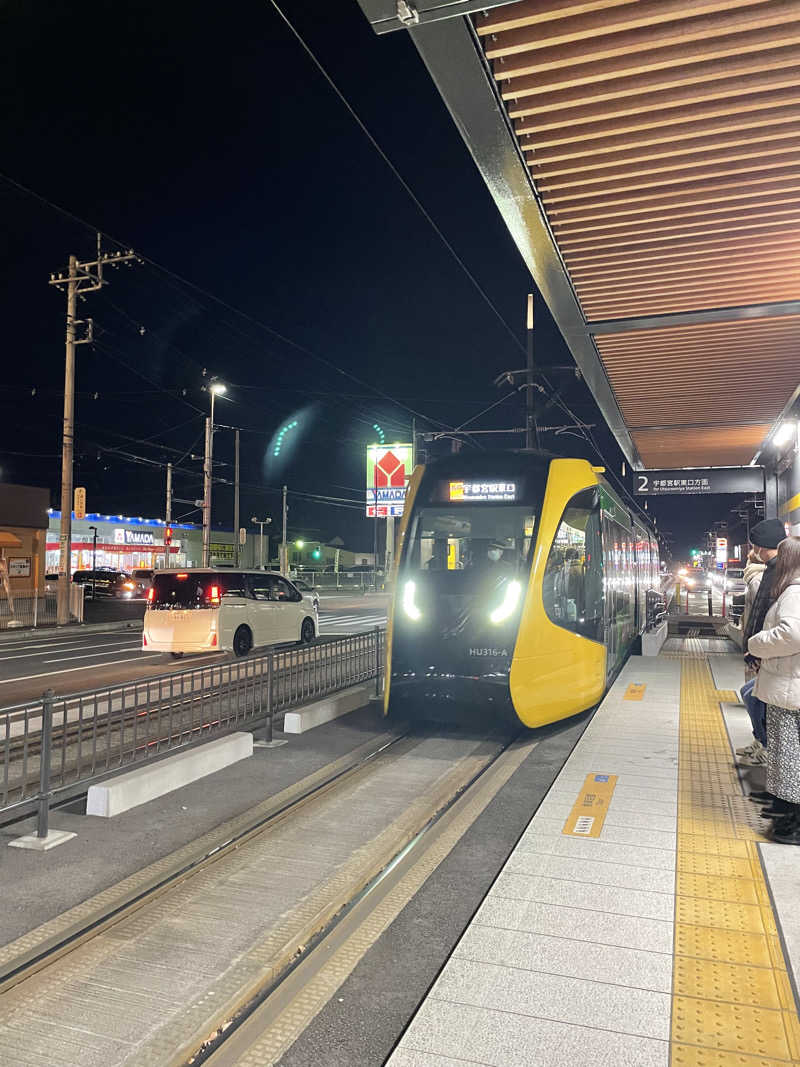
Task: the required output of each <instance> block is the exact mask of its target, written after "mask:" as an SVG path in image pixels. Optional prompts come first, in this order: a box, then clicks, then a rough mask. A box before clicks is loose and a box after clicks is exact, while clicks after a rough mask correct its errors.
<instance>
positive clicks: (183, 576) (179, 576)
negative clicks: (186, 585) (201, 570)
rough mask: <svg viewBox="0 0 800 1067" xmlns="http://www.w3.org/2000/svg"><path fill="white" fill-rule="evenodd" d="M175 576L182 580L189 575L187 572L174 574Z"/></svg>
mask: <svg viewBox="0 0 800 1067" xmlns="http://www.w3.org/2000/svg"><path fill="white" fill-rule="evenodd" d="M175 577H176V578H177V579H179V581H183V580H184V578H188V577H189V575H188V574H176V575H175Z"/></svg>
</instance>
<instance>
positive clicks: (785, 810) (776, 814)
mask: <svg viewBox="0 0 800 1067" xmlns="http://www.w3.org/2000/svg"><path fill="white" fill-rule="evenodd" d="M794 810H795V805H794V804H791V803H790V802H789V801H788V800H781V798H780V797H775V799H774V800H773V801H772V804H770V805H769V806H768V807H766V808H762V809H761V818H762V819H777V818H782V817H783V816H784V815H793V814H794Z"/></svg>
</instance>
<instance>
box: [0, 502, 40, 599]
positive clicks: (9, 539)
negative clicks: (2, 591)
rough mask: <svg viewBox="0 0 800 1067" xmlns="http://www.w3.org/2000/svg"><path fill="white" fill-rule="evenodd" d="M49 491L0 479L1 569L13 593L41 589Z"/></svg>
mask: <svg viewBox="0 0 800 1067" xmlns="http://www.w3.org/2000/svg"><path fill="white" fill-rule="evenodd" d="M49 503H50V491H49V490H48V489H39V488H38V487H36V486H33V485H11V484H9V483H7V482H0V558H2V559H3V561H4V562H3V564H2V566H0V570H1V571H2V572H3V573H4V574H5V573H6V572H7V574H8V584H9V588H10V590H11V592H12V594H13V593H15V592H17V591H20V592H21V591H23V590H32V589H39V590H40V591H43V590H44V575H45V544H46V538H47V517H48V516H47V505H48V504H49Z"/></svg>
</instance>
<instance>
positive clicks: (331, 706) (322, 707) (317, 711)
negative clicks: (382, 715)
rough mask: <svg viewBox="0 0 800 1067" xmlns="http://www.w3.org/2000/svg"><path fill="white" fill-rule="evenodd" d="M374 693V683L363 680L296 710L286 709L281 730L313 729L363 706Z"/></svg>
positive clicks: (299, 731) (296, 731)
mask: <svg viewBox="0 0 800 1067" xmlns="http://www.w3.org/2000/svg"><path fill="white" fill-rule="evenodd" d="M374 693H375V683H374V682H365V683H364V684H363V685H356V686H353V688H352V689H345V690H344V692H342V693H334V694H333V695H332V696H329V697H325V699H324V700H318V701H317V702H316V703H314V704H309V705H307V707H305V708H300V709H299V710H298V711H287V713H286V715H285V716H284V720H283V732H284V733H285V734H302V733H305V732H306V730H313V729H314V727H315V726H321V725H322V723H324V722H330V721H331V720H332V719H338V718H339V716H340V715H347V714H349V712H351V711H355V710H356V708H363V707H364V705H365V704H368V703H369V701H370V698H371V697H372V696H373V694H374Z"/></svg>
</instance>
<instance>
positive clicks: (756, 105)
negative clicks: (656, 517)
mask: <svg viewBox="0 0 800 1067" xmlns="http://www.w3.org/2000/svg"><path fill="white" fill-rule="evenodd" d="M359 3H360V4H361V6H362V8H363V9H364V11H365V13H366V15H367V17H368V18H369V20H370V22H371V23H372V25H373V26H374V27H375V29H376V31H377V32H378V33H387V32H391V31H392V30H399V29H403V28H404V27H405V28H406V29H408V31H409V33H410V35H411V37H412V39H413V41H414V43H415V44H416V46H417V49H418V50H419V52H420V55H421V56H422V58H423V60H424V62H425V63H426V65H427V67H428V70H429V71H430V73H431V76H432V77H433V79H434V81H435V83H436V85H437V87H438V88H439V91H440V93H441V95H442V97H443V98H444V100H445V102H446V104H447V106H448V107H449V109H450V112H451V114H452V116H453V118H454V121H455V122H456V125H457V126H458V128H459V130H460V132H461V134H462V136H463V138H464V141H465V142H466V144H467V146H468V148H469V150H470V152H471V153H472V156H473V158H474V159H475V162H476V164H477V165H478V167H479V169H480V171H481V173H482V175H483V177H484V180H485V181H486V184H487V185H488V187H489V189H490V191H491V193H492V196H493V197H494V199H495V202H496V204H497V206H498V208H499V210H500V212H501V214H502V215H503V218H504V220H505V222H506V225H507V226H508V229H509V232H510V233H511V235H512V237H513V239H514V241H515V242H516V244H517V247H518V248H519V250H520V253H521V255H522V256H523V258H524V260H525V262H526V264H527V265H528V267H529V269H530V271H531V274H532V275H533V277H534V279H535V281H536V283H537V285H538V286H539V288H540V290H541V291H542V293H543V295H544V297H545V299H546V300H547V302H548V304H549V306H550V309H551V311H552V312H553V315H554V318H555V320H556V322H557V323H558V325H559V327H560V329H561V331H562V333H563V335H564V338H565V340H566V342H567V344H568V345H569V347H570V349H571V351H572V353H573V355H574V357H575V360H576V363H577V364H578V366H579V367H580V369H581V370H582V372H583V374H584V377H585V378H586V381H587V383H588V384H589V386H590V388H591V389H592V391H593V393H594V395H595V398H596V399H597V402H598V404H599V406H600V408H601V410H602V412H603V414H604V416H605V418H606V420H607V421H608V424H609V426H610V427H611V429H612V431H613V432H614V434H615V435H616V438H617V440H618V442H619V444H620V447H621V448H622V449H623V451H624V452H625V454H626V456H627V457H628V458H629V459H630V460H631V462H632V463H633V464H634V465H635V466H641V465H642V463H644V464H645V465H647V466H652V467H658V466H667V467H672V466H694V465H706V464H714V465H726V464H739V463H747V462H749V461H750V460H751V459H752V458H753V456H754V455H755V454H756V453H758V452H759V450H760V449H761V447H762V445H763V443H764V440H765V437H766V436H767V434H768V433H769V431H770V429H771V428H772V427H773V426H774V424H775V422H776V420H778V419H779V418H780V417H781V415H782V414H783V413H784V412H785V411H786V410H788V408H789V406H790V405H791V404H792V403H793V402H794V400H795V399H796V398H797V397H798V396H800V388H798V383H799V382H800V372H799V371H798V367H799V366H800V361H798V359H797V353H798V351H800V0H517V2H513V3H508V2H504V0H413V2H412V0H407V2H403V0H401V2H400V3H398V2H397V0H359ZM448 180H449V179H448Z"/></svg>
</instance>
